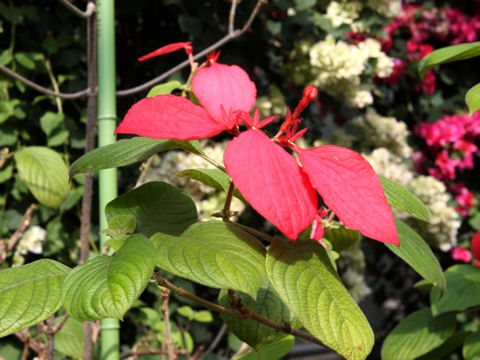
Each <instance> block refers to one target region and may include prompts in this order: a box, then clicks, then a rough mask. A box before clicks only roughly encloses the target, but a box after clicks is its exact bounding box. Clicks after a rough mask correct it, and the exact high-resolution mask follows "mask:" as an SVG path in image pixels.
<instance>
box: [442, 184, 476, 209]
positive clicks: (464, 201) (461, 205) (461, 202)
mask: <svg viewBox="0 0 480 360" xmlns="http://www.w3.org/2000/svg"><path fill="white" fill-rule="evenodd" d="M448 190H449V191H450V192H451V193H452V194H454V195H455V201H456V202H457V203H458V205H456V206H455V210H457V212H458V213H459V214H460V215H462V216H463V217H465V216H467V215H468V214H469V213H470V210H471V209H472V208H473V206H474V205H475V204H474V202H475V195H474V194H473V193H472V192H471V191H470V190H468V189H467V187H466V186H465V184H464V183H462V182H459V183H457V184H456V185H455V186H452V187H451V188H449V189H448Z"/></svg>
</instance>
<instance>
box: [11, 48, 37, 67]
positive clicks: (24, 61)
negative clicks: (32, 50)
mask: <svg viewBox="0 0 480 360" xmlns="http://www.w3.org/2000/svg"><path fill="white" fill-rule="evenodd" d="M14 57H15V60H17V61H18V62H19V63H20V64H21V65H22V66H23V67H24V68H26V69H28V70H33V69H35V62H34V61H33V60H32V58H31V54H28V53H25V52H18V53H16V54H15V55H14Z"/></svg>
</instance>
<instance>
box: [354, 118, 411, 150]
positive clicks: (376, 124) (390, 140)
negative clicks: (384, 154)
mask: <svg viewBox="0 0 480 360" xmlns="http://www.w3.org/2000/svg"><path fill="white" fill-rule="evenodd" d="M352 124H354V125H355V126H356V127H357V128H358V129H359V130H360V131H361V132H362V134H363V139H362V140H363V141H364V143H365V145H374V146H377V147H384V148H387V149H388V150H390V151H391V152H393V153H394V154H396V155H399V156H401V157H404V158H408V157H410V156H411V155H412V152H413V151H412V148H411V147H410V146H409V145H408V144H407V136H408V135H409V134H410V131H408V129H407V125H406V124H405V123H404V122H403V121H398V120H397V119H395V118H394V117H385V116H380V115H377V114H373V113H368V114H367V115H365V116H362V117H358V118H355V119H353V121H352Z"/></svg>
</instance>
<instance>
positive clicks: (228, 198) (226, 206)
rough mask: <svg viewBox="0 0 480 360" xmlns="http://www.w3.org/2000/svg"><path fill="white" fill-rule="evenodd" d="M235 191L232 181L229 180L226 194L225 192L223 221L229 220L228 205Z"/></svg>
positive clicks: (230, 203)
mask: <svg viewBox="0 0 480 360" xmlns="http://www.w3.org/2000/svg"><path fill="white" fill-rule="evenodd" d="M234 191H235V185H234V184H233V181H232V180H230V185H229V186H228V192H227V197H226V199H225V205H224V206H223V211H222V213H223V220H228V219H230V216H231V214H230V205H232V198H233V193H234Z"/></svg>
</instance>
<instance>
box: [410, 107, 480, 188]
mask: <svg viewBox="0 0 480 360" xmlns="http://www.w3.org/2000/svg"><path fill="white" fill-rule="evenodd" d="M415 134H416V135H418V136H420V137H422V138H423V139H425V142H426V143H427V145H428V150H427V155H428V157H429V158H434V159H435V165H434V167H433V168H430V169H429V170H428V173H429V174H430V175H432V176H434V177H436V178H437V179H439V180H443V181H449V180H454V179H455V177H456V174H457V171H458V170H460V171H463V170H465V169H473V166H474V156H475V155H476V154H477V153H478V148H477V146H476V145H475V141H476V140H479V137H480V113H478V112H477V113H475V114H474V115H473V116H469V115H452V116H445V117H443V118H441V119H439V120H437V121H435V122H434V123H421V124H420V125H418V126H417V127H416V128H415ZM416 160H417V161H416V169H417V170H420V171H419V172H425V171H424V169H423V171H422V167H423V166H422V165H423V164H422V162H424V159H423V157H422V156H419V157H418V158H417V159H416Z"/></svg>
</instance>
